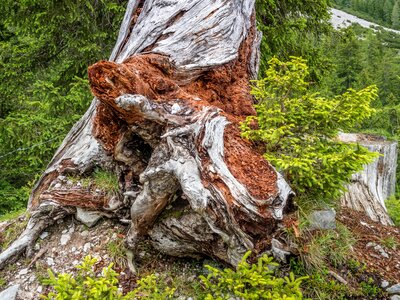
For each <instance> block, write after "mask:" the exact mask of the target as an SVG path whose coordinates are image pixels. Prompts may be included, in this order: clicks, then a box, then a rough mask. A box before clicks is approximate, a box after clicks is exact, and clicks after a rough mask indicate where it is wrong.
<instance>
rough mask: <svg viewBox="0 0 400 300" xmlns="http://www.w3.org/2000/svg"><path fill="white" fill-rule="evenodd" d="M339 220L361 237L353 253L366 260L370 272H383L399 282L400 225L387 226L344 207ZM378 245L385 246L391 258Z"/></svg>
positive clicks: (355, 235) (357, 237)
mask: <svg viewBox="0 0 400 300" xmlns="http://www.w3.org/2000/svg"><path fill="white" fill-rule="evenodd" d="M337 219H338V221H340V222H341V223H343V224H344V225H346V227H347V228H348V229H349V230H350V231H351V232H352V233H353V234H354V237H355V238H356V239H357V242H356V243H355V245H354V246H353V248H354V251H353V252H352V253H351V256H352V257H353V258H354V259H356V260H358V261H360V262H363V263H365V264H366V266H367V269H368V270H369V271H372V272H374V273H377V274H379V275H380V276H381V277H382V278H385V279H386V280H387V281H390V282H393V283H399V282H400V228H399V227H393V226H384V225H382V224H380V223H376V222H374V221H372V220H371V219H369V218H368V217H366V216H365V215H364V214H362V213H360V212H356V211H352V210H346V211H344V210H343V211H342V212H340V213H339V214H338V216H337ZM372 243H374V244H372ZM375 244H376V245H378V246H381V248H383V250H384V252H386V254H387V256H388V257H385V256H386V255H385V254H383V255H382V253H381V252H380V251H379V249H377V247H376V246H375ZM378 248H379V247H378Z"/></svg>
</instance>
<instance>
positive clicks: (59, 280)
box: [41, 256, 128, 300]
mask: <svg viewBox="0 0 400 300" xmlns="http://www.w3.org/2000/svg"><path fill="white" fill-rule="evenodd" d="M96 262H97V260H96V258H92V257H90V256H86V257H85V258H84V260H83V262H82V263H81V264H80V265H78V266H77V267H76V268H77V269H78V274H77V276H75V277H74V276H72V275H71V274H65V273H64V274H59V275H58V276H55V275H54V273H53V272H52V271H51V270H50V269H49V270H48V273H49V278H48V279H44V280H43V281H42V282H43V284H45V285H51V286H53V288H54V290H55V292H50V293H49V294H48V295H47V296H45V295H41V298H42V299H46V300H51V299H57V300H70V299H71V300H74V299H77V300H78V299H116V300H118V299H128V298H124V297H123V296H122V294H121V293H120V292H119V291H118V279H117V275H118V274H117V273H116V272H115V271H114V270H113V269H112V264H110V265H109V266H108V267H106V268H103V271H102V274H101V276H99V277H96V275H95V273H94V272H93V266H94V264H95V263H96Z"/></svg>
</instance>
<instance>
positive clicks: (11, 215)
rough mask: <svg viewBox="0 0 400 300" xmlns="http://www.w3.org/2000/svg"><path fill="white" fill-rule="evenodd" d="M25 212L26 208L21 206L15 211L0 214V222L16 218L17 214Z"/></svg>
mask: <svg viewBox="0 0 400 300" xmlns="http://www.w3.org/2000/svg"><path fill="white" fill-rule="evenodd" d="M25 212H26V208H21V209H19V210H16V211H11V212H9V213H6V214H5V215H2V216H0V222H4V221H8V220H12V219H15V218H17V217H18V216H20V215H22V214H24V213H25Z"/></svg>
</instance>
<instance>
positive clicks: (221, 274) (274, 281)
mask: <svg viewBox="0 0 400 300" xmlns="http://www.w3.org/2000/svg"><path fill="white" fill-rule="evenodd" d="M250 253H251V252H247V253H246V254H245V255H244V256H243V258H242V260H241V262H240V263H239V264H238V266H237V269H236V270H232V269H224V270H219V269H217V268H214V267H211V266H206V268H207V269H208V270H209V271H210V273H209V274H208V275H207V277H205V276H200V279H201V281H202V282H203V284H204V287H205V290H206V292H207V293H208V294H207V296H206V298H205V299H207V300H212V299H217V300H222V299H232V298H235V297H239V298H240V299H244V300H247V299H275V300H279V299H292V300H295V299H302V298H303V296H302V292H301V289H300V284H301V283H302V281H303V280H304V279H306V278H307V276H305V277H300V278H295V276H294V275H293V273H290V275H289V276H288V277H284V278H277V277H275V276H274V271H273V270H272V269H271V267H273V266H278V264H277V263H275V262H273V259H272V258H270V257H268V256H267V255H263V256H262V257H260V258H259V259H258V261H257V263H256V264H253V265H250V264H249V263H247V261H246V260H247V258H248V257H249V255H250Z"/></svg>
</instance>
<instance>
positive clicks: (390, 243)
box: [380, 236, 399, 250]
mask: <svg viewBox="0 0 400 300" xmlns="http://www.w3.org/2000/svg"><path fill="white" fill-rule="evenodd" d="M380 243H381V244H382V245H383V246H385V247H386V248H389V249H392V250H396V249H397V247H398V246H399V242H398V241H397V239H396V238H395V237H394V236H389V237H387V238H383V239H381V240H380Z"/></svg>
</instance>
